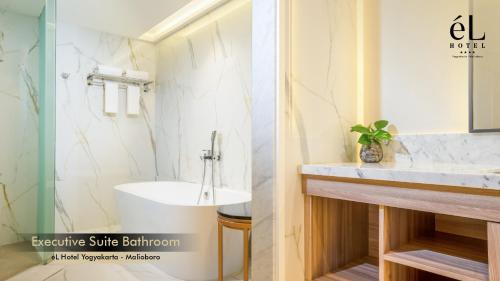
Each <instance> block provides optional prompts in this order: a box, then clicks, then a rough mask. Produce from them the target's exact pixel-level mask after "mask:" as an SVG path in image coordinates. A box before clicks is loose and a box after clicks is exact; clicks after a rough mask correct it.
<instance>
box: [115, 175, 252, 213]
mask: <svg viewBox="0 0 500 281" xmlns="http://www.w3.org/2000/svg"><path fill="white" fill-rule="evenodd" d="M162 183H163V184H165V183H166V184H179V183H181V184H184V185H189V186H190V188H193V189H197V191H199V188H200V187H201V184H199V183H192V182H185V181H139V182H128V183H122V184H118V185H115V186H113V191H114V192H122V193H125V194H128V195H131V196H135V197H138V198H141V199H145V200H150V201H153V202H156V203H159V204H165V205H169V206H177V207H218V206H225V205H232V204H240V203H247V202H251V201H252V193H251V192H247V191H242V190H233V189H230V188H227V187H226V188H224V187H222V188H221V187H216V188H215V191H216V193H217V192H224V193H230V194H233V195H238V196H239V199H241V200H238V201H235V202H231V203H227V204H215V205H214V204H202V205H197V204H196V202H193V203H192V204H179V203H174V202H165V201H162V200H159V199H158V198H155V197H148V196H141V195H140V194H138V193H135V192H130V191H128V190H127V189H129V188H132V187H133V186H136V185H137V187H136V188H138V186H139V185H141V184H148V185H152V184H155V185H161V184H162ZM173 187H174V186H165V187H164V188H173ZM157 188H162V187H157ZM182 188H186V187H182Z"/></svg>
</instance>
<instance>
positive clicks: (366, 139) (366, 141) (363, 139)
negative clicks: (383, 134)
mask: <svg viewBox="0 0 500 281" xmlns="http://www.w3.org/2000/svg"><path fill="white" fill-rule="evenodd" d="M358 143H359V144H364V145H369V144H371V143H372V140H371V139H370V136H368V135H361V136H360V137H359V139H358Z"/></svg>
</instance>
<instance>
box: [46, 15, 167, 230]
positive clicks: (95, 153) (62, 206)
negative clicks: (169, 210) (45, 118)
mask: <svg viewBox="0 0 500 281" xmlns="http://www.w3.org/2000/svg"><path fill="white" fill-rule="evenodd" d="M57 28H58V30H57V66H56V75H57V85H56V86H57V90H56V91H57V101H56V114H57V122H56V127H57V129H56V131H57V132H56V147H57V149H56V191H55V203H56V218H55V223H56V232H65V231H67V232H73V231H87V230H93V229H102V230H110V229H112V228H113V227H114V226H115V225H116V224H117V223H118V215H117V211H116V203H115V199H114V195H113V186H115V185H117V184H120V183H125V182H133V181H151V180H155V178H156V177H157V175H158V165H157V159H156V150H157V142H156V136H155V118H154V116H155V115H154V112H155V107H154V103H155V94H154V91H153V92H150V93H146V94H144V95H143V96H142V99H141V113H140V115H139V116H135V117H134V116H127V114H126V112H125V111H126V107H125V97H126V95H125V92H124V91H122V90H121V91H120V93H119V97H120V106H119V112H118V114H116V115H115V116H110V115H106V114H104V113H103V88H102V87H99V86H87V84H86V76H87V74H89V73H90V72H91V71H92V70H93V68H94V67H95V66H96V65H99V64H102V65H108V66H113V67H119V68H123V69H133V70H143V71H147V72H149V74H150V77H155V74H156V49H155V46H154V45H153V44H150V43H145V42H142V41H138V40H131V39H128V38H124V37H120V36H117V35H111V34H107V33H102V32H98V31H94V30H90V29H85V28H81V27H77V26H72V25H68V24H64V23H58V26H57ZM62 73H67V74H68V76H67V78H66V79H64V78H63V77H62V76H61V74H62Z"/></svg>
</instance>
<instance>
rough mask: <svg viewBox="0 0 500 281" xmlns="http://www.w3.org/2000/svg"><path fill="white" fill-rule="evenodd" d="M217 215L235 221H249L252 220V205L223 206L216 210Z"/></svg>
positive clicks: (248, 203)
mask: <svg viewBox="0 0 500 281" xmlns="http://www.w3.org/2000/svg"><path fill="white" fill-rule="evenodd" d="M217 214H219V216H223V217H226V218H231V219H237V220H251V219H252V203H251V202H246V203H240V204H232V205H224V206H221V207H219V209H217Z"/></svg>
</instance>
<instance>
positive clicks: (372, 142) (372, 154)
mask: <svg viewBox="0 0 500 281" xmlns="http://www.w3.org/2000/svg"><path fill="white" fill-rule="evenodd" d="M388 125H389V121H387V120H378V121H376V122H374V123H373V124H370V125H368V126H363V125H361V124H357V125H354V126H352V127H351V132H356V133H360V134H361V136H360V137H359V139H358V143H359V144H361V150H360V151H359V157H360V158H361V161H363V162H365V163H378V162H380V161H382V158H384V152H383V150H382V145H381V144H382V143H384V144H388V143H389V142H390V141H391V140H392V135H391V133H389V132H388V131H386V130H385V128H386V127H387V126H388Z"/></svg>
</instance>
